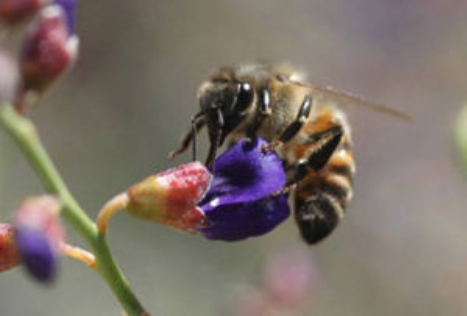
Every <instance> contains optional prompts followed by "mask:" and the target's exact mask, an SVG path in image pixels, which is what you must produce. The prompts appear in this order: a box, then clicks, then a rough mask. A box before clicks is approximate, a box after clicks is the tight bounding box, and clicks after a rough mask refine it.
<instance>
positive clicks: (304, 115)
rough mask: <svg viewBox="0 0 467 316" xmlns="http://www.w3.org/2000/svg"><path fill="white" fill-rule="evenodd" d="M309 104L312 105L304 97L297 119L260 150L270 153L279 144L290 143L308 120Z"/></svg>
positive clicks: (309, 100) (308, 98)
mask: <svg viewBox="0 0 467 316" xmlns="http://www.w3.org/2000/svg"><path fill="white" fill-rule="evenodd" d="M311 104H312V99H311V97H310V96H306V97H305V99H304V100H303V102H302V105H301V106H300V110H299V111H298V115H297V118H296V119H295V120H294V121H293V122H292V123H290V124H289V125H288V126H287V127H286V128H285V129H284V131H283V132H282V133H281V135H280V136H279V137H278V138H277V139H275V140H273V141H272V142H271V143H270V144H269V145H267V146H265V147H263V148H262V150H263V152H269V151H272V150H274V149H275V148H276V147H277V146H279V145H280V144H283V143H286V142H288V141H290V140H291V139H292V138H294V137H295V136H296V135H297V134H298V132H299V131H300V129H301V128H302V126H303V125H304V124H305V123H306V121H307V120H308V117H309V116H310V111H311Z"/></svg>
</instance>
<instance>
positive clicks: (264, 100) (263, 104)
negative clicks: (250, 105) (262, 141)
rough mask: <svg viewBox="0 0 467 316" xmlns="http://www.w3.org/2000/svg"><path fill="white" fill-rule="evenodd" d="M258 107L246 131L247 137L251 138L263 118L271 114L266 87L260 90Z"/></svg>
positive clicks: (269, 99) (253, 136)
mask: <svg viewBox="0 0 467 316" xmlns="http://www.w3.org/2000/svg"><path fill="white" fill-rule="evenodd" d="M259 101H260V102H259V108H258V113H257V114H256V116H255V120H254V122H253V124H251V127H250V128H249V129H248V130H247V131H246V137H247V138H249V139H253V138H255V136H256V133H257V132H258V130H259V128H260V127H261V124H263V122H264V120H266V119H267V118H268V117H270V116H271V114H272V110H271V96H270V94H269V91H268V90H267V89H263V90H262V91H261V95H260V100H259Z"/></svg>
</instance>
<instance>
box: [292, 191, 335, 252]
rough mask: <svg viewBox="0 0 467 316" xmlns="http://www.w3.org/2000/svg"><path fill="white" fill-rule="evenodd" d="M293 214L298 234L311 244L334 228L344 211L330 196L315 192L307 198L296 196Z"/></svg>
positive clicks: (321, 238) (318, 240)
mask: <svg viewBox="0 0 467 316" xmlns="http://www.w3.org/2000/svg"><path fill="white" fill-rule="evenodd" d="M294 215H295V220H296V222H297V225H298V228H299V230H300V235H301V236H302V238H303V239H304V240H305V241H306V242H307V243H308V244H310V245H313V244H316V243H318V242H320V241H321V240H323V239H324V238H326V237H327V236H328V235H329V234H330V233H331V232H332V231H333V230H334V229H335V228H336V226H337V224H338V223H339V221H340V220H341V218H342V217H343V216H344V211H343V209H342V207H341V205H340V204H339V203H338V202H337V200H336V199H334V198H333V197H332V196H330V195H328V194H326V193H317V194H315V195H313V196H311V197H310V198H309V199H307V200H303V199H301V198H298V197H297V198H296V200H295V214H294Z"/></svg>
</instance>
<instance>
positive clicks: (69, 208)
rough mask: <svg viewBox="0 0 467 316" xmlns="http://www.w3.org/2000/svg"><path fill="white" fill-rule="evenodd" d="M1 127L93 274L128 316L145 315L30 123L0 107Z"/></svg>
mask: <svg viewBox="0 0 467 316" xmlns="http://www.w3.org/2000/svg"><path fill="white" fill-rule="evenodd" d="M0 125H2V126H3V127H4V128H5V130H6V131H7V132H8V134H9V135H10V136H11V138H12V139H13V140H14V141H15V143H16V144H17V145H18V147H19V148H20V149H21V150H22V151H23V153H24V155H25V157H26V158H27V160H28V162H29V163H30V164H31V166H32V168H33V169H34V171H35V172H36V174H37V176H38V177H39V179H40V180H41V182H42V184H43V186H44V187H45V189H46V191H47V192H48V193H50V194H53V195H55V196H56V197H57V198H58V199H59V200H60V202H61V203H62V215H63V216H64V218H65V219H66V220H67V221H68V222H69V223H70V224H71V225H72V226H73V227H74V228H75V229H76V230H77V231H78V232H79V234H80V235H81V236H82V237H83V238H84V239H85V240H86V241H87V242H88V244H89V245H90V247H91V248H92V250H93V252H94V255H95V259H96V263H97V272H98V273H99V274H100V275H101V276H102V278H103V279H104V280H105V281H106V282H107V284H108V286H109V287H110V288H111V290H112V291H113V293H114V294H115V296H116V298H117V299H118V300H119V301H120V303H121V305H122V307H123V309H124V310H125V312H126V313H127V314H128V315H129V316H130V315H138V316H139V315H142V314H145V313H146V312H145V310H144V308H143V306H142V305H141V303H140V302H139V301H138V299H137V298H136V296H135V295H134V293H133V292H132V290H131V288H130V286H129V284H128V282H127V281H126V279H125V277H124V276H123V274H122V272H121V270H120V269H119V267H118V266H117V264H116V263H115V261H114V259H113V256H112V254H111V252H110V249H109V246H108V243H107V241H106V238H105V236H104V235H102V234H100V233H99V232H98V230H97V227H96V225H95V224H94V223H93V221H92V220H91V219H90V218H89V217H88V216H87V214H86V213H85V212H84V210H83V209H82V208H81V206H80V205H79V204H78V202H77V201H76V200H75V199H74V197H73V196H72V194H71V193H70V191H69V190H68V187H67V186H66V184H65V182H64V181H63V179H62V177H61V176H60V174H59V172H58V171H57V169H56V167H55V165H54V164H53V162H52V160H51V158H50V157H49V155H48V153H47V151H46V150H45V148H44V147H43V145H42V143H41V141H40V138H39V136H38V134H37V130H36V128H35V126H34V124H33V123H32V122H31V121H29V120H28V119H27V118H25V117H22V116H21V115H19V114H18V113H17V112H16V111H15V110H14V108H13V107H12V106H11V105H9V104H2V105H0Z"/></svg>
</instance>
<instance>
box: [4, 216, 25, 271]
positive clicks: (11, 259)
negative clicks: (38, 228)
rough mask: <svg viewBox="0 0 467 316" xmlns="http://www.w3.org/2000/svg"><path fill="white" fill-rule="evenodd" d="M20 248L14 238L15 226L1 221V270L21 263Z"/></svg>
mask: <svg viewBox="0 0 467 316" xmlns="http://www.w3.org/2000/svg"><path fill="white" fill-rule="evenodd" d="M19 262H20V260H19V256H18V250H17V248H16V244H15V242H14V239H13V227H12V226H11V225H9V224H3V223H0V272H2V271H5V270H8V269H10V268H13V267H15V266H17V265H18V264H19Z"/></svg>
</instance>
